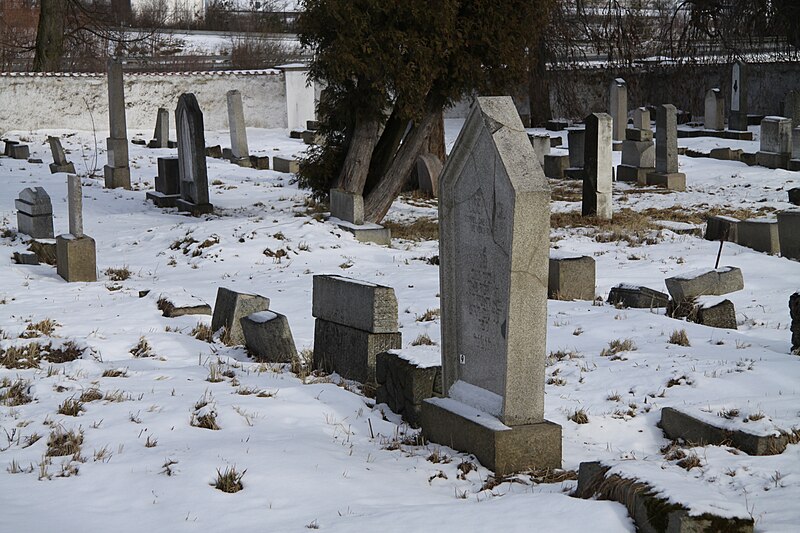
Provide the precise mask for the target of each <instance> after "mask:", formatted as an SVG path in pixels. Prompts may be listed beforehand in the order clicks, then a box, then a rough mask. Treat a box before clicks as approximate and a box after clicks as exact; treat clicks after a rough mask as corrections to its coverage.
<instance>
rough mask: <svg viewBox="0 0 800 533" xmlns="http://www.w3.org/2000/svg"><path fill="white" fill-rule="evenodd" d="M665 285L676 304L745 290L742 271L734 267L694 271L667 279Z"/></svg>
mask: <svg viewBox="0 0 800 533" xmlns="http://www.w3.org/2000/svg"><path fill="white" fill-rule="evenodd" d="M664 283H665V284H666V286H667V291H668V292H669V294H670V296H672V299H673V300H675V301H676V302H682V301H684V300H689V299H692V298H696V297H698V296H709V295H713V296H721V295H723V294H729V293H731V292H736V291H740V290H742V289H744V278H743V277H742V271H741V269H739V268H736V267H732V266H725V267H720V268H717V269H713V270H694V271H692V272H687V273H685V274H681V275H679V276H673V277H671V278H667V279H665V280H664Z"/></svg>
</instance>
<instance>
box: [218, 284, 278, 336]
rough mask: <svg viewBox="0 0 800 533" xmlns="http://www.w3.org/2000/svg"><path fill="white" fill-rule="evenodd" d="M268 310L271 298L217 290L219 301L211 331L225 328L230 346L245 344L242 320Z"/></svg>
mask: <svg viewBox="0 0 800 533" xmlns="http://www.w3.org/2000/svg"><path fill="white" fill-rule="evenodd" d="M268 310H269V298H265V297H264V296H260V295H258V294H247V293H243V292H236V291H232V290H230V289H226V288H225V287H220V288H219V289H217V300H216V302H214V315H213V317H212V319H211V329H212V330H213V331H215V332H216V331H217V330H219V329H220V328H222V327H224V328H225V329H226V331H227V336H228V339H229V343H230V344H233V345H240V344H244V343H245V338H244V332H243V331H242V325H241V322H240V321H241V319H242V318H244V317H246V316H248V315H252V314H253V313H256V312H259V311H268Z"/></svg>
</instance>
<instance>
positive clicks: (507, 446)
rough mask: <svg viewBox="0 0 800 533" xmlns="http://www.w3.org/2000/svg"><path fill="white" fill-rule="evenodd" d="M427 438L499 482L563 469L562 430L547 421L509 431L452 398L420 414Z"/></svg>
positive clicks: (428, 403)
mask: <svg viewBox="0 0 800 533" xmlns="http://www.w3.org/2000/svg"><path fill="white" fill-rule="evenodd" d="M420 418H421V421H422V424H421V425H422V427H423V430H424V433H425V438H427V439H428V440H429V441H431V442H437V443H439V444H443V445H445V446H450V447H451V448H453V449H455V450H459V451H467V452H469V453H471V454H473V455H474V456H475V457H477V458H478V460H479V461H480V462H481V464H482V465H483V466H485V467H486V468H488V469H489V470H493V471H494V473H495V477H496V478H500V477H502V476H507V475H510V474H513V473H515V472H521V471H525V470H534V469H543V468H549V469H554V468H561V426H559V425H558V424H555V423H553V422H549V421H547V420H544V421H543V422H539V423H536V424H524V425H519V426H513V427H509V426H506V425H505V424H503V423H502V422H500V421H499V420H498V419H497V418H494V417H492V416H491V415H489V414H487V413H485V412H483V411H479V410H478V409H475V408H474V407H470V406H468V405H465V404H463V403H460V402H458V401H456V400H453V399H452V398H429V399H427V400H425V401H423V402H422V409H421V412H420Z"/></svg>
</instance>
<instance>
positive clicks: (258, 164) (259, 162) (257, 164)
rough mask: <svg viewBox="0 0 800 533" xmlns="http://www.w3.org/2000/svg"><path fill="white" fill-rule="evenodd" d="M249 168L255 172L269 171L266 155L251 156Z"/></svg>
mask: <svg viewBox="0 0 800 533" xmlns="http://www.w3.org/2000/svg"><path fill="white" fill-rule="evenodd" d="M250 166H251V167H253V168H255V169H257V170H269V156H268V155H251V156H250Z"/></svg>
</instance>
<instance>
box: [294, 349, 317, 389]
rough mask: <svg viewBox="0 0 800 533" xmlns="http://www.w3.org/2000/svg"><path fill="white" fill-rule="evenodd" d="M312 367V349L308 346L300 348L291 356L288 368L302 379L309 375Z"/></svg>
mask: <svg viewBox="0 0 800 533" xmlns="http://www.w3.org/2000/svg"><path fill="white" fill-rule="evenodd" d="M313 367H314V351H313V350H311V349H309V348H305V349H303V350H300V351H299V352H298V353H297V355H296V356H295V357H292V362H291V367H290V370H291V371H292V373H294V374H295V375H296V376H297V377H298V378H299V379H300V380H302V381H305V379H306V378H307V377H308V376H309V375H311V371H312V370H313Z"/></svg>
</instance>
